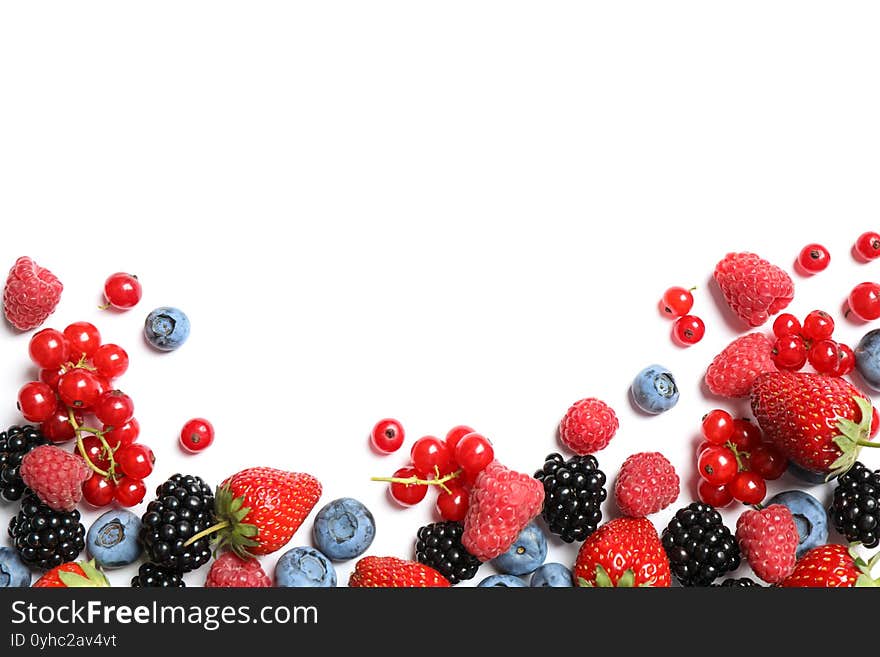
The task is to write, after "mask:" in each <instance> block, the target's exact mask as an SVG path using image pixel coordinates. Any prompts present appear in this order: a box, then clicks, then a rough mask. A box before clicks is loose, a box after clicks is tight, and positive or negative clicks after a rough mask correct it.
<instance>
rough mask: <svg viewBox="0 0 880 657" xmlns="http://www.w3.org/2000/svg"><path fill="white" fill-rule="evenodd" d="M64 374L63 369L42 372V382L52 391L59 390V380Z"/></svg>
mask: <svg viewBox="0 0 880 657" xmlns="http://www.w3.org/2000/svg"><path fill="white" fill-rule="evenodd" d="M63 373H64V369H63V368H60V367H59V368H52V369H50V370H40V381H42V382H43V383H45V384H46V385H48V386H49V387H50V388H52V390H57V389H58V379H60V378H61V375H62V374H63Z"/></svg>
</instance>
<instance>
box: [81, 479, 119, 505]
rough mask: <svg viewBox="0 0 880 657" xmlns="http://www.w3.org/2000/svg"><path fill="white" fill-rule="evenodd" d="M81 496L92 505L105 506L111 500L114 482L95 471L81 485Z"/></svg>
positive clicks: (114, 486)
mask: <svg viewBox="0 0 880 657" xmlns="http://www.w3.org/2000/svg"><path fill="white" fill-rule="evenodd" d="M82 492H83V498H85V501H86V502H88V503H89V504H91V505H92V506H96V507H99V508H100V507H102V506H107V505H108V504H110V502H112V501H113V497H114V494H115V492H116V484H114V483H113V482H112V481H110V480H109V479H107V478H106V477H104V476H102V475H99V474H98V473H97V472H96V473H95V474H93V475H92V476H91V477H89V478H88V479H86V481H85V483H84V484H83V485H82Z"/></svg>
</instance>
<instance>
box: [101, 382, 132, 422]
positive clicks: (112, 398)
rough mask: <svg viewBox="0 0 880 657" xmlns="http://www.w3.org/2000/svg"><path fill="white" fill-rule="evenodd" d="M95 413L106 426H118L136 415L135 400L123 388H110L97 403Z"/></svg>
mask: <svg viewBox="0 0 880 657" xmlns="http://www.w3.org/2000/svg"><path fill="white" fill-rule="evenodd" d="M93 413H94V414H95V417H96V418H98V420H99V421H100V422H101V424H103V425H104V426H105V427H106V426H110V427H118V426H121V425H123V424H125V423H126V422H128V421H129V420H130V419H131V418H132V417H134V402H133V401H132V399H131V397H129V396H128V395H126V394H125V393H124V392H122V391H121V390H108V391H107V392H105V393H104V394H103V395H101V398H100V399H99V400H98V403H97V404H95V408H94V409H93Z"/></svg>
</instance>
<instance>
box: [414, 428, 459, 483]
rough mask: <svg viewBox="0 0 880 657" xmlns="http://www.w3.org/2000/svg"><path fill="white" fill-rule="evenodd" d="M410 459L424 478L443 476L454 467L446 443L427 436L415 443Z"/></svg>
mask: <svg viewBox="0 0 880 657" xmlns="http://www.w3.org/2000/svg"><path fill="white" fill-rule="evenodd" d="M409 458H410V461H412V465H413V467H414V468H415V469H416V472H418V473H419V475H420V476H421V477H422V478H427V477H434V476H442V475H444V474H447V473H449V472H451V471H452V469H453V467H454V464H453V462H452V454H450V453H449V448H448V447H447V446H446V443H444V442H443V441H442V440H440V439H439V438H435V437H434V436H425V437H424V438H419V439H418V440H417V441H416V442H414V443H413V446H412V449H411V450H410V453H409ZM438 473H439V475H438Z"/></svg>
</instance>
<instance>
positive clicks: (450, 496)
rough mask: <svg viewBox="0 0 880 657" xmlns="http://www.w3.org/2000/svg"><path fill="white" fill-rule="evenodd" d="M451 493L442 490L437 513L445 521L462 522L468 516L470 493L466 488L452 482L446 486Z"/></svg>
mask: <svg viewBox="0 0 880 657" xmlns="http://www.w3.org/2000/svg"><path fill="white" fill-rule="evenodd" d="M446 487H447V488H448V489H449V492H446V491H445V490H441V491H440V494H439V495H437V513H439V514H440V517H441V518H443V520H452V521H453V522H461V521H462V520H464V517H465V516H466V515H467V510H468V492H467V490H465V488H464V486H461V485H458V484H455V483H454V482H452V481H450V482H448V483H447V484H446Z"/></svg>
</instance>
